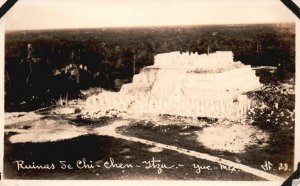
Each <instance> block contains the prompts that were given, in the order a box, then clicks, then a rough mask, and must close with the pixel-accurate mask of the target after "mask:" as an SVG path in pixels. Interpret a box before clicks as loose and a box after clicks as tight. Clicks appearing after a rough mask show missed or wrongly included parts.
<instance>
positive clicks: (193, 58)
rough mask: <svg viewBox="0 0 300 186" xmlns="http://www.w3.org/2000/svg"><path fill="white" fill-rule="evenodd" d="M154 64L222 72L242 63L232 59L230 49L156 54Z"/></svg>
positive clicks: (163, 66)
mask: <svg viewBox="0 0 300 186" xmlns="http://www.w3.org/2000/svg"><path fill="white" fill-rule="evenodd" d="M154 62H155V63H154V65H153V66H152V67H158V68H181V69H191V70H197V69H198V71H199V72H203V73H204V72H210V73H213V72H222V71H226V70H230V69H233V68H236V67H240V66H242V65H243V64H242V63H240V62H234V61H233V53H232V52H231V51H217V52H215V53H210V54H201V55H199V54H197V53H188V52H185V53H180V52H178V51H176V52H170V53H162V54H157V55H156V56H155V60H154Z"/></svg>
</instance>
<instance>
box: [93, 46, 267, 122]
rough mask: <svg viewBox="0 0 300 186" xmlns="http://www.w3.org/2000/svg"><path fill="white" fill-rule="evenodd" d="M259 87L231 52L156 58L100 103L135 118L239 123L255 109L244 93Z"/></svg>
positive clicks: (251, 72) (166, 54)
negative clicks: (161, 116)
mask: <svg viewBox="0 0 300 186" xmlns="http://www.w3.org/2000/svg"><path fill="white" fill-rule="evenodd" d="M261 86H262V85H261V84H260V82H259V78H258V77H257V76H256V75H255V71H254V70H252V69H251V66H249V65H244V64H242V63H241V62H234V61H233V53H232V52H231V51H218V52H215V53H211V54H209V55H207V54H202V55H198V54H193V53H192V54H189V53H182V54H181V53H180V52H171V53H163V54H158V55H156V56H155V61H154V65H152V66H148V67H146V68H143V69H141V71H140V73H139V74H136V75H134V77H133V81H132V83H129V84H124V85H123V86H122V88H121V90H120V92H117V93H111V94H110V95H107V96H106V98H104V97H103V96H102V98H101V95H99V96H98V97H97V103H96V104H97V105H99V106H102V107H105V108H107V107H114V108H115V109H119V110H120V109H121V110H122V109H124V110H126V111H127V112H133V113H152V114H153V113H154V114H171V115H181V116H192V117H199V116H200V117H214V118H229V119H236V118H240V117H242V116H243V115H244V114H245V113H246V112H247V110H248V109H249V108H250V106H251V104H250V103H251V102H250V100H249V99H248V98H247V96H246V95H243V93H245V92H247V91H251V90H254V89H257V88H259V87H261ZM109 99H115V100H118V101H107V100H109ZM90 101H91V100H90ZM92 101H94V100H92ZM104 102H105V104H104ZM107 102H110V103H112V102H115V103H114V104H107ZM116 102H118V103H116Z"/></svg>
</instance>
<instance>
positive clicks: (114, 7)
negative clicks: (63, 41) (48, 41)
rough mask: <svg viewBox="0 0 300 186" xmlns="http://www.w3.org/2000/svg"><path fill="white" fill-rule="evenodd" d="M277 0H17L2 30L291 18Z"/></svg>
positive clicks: (252, 21)
mask: <svg viewBox="0 0 300 186" xmlns="http://www.w3.org/2000/svg"><path fill="white" fill-rule="evenodd" d="M295 18H296V16H294V15H293V14H292V13H291V12H290V11H289V10H288V8H286V7H285V6H284V5H283V4H282V3H281V2H280V1H279V0H251V1H250V0H247V1H246V0H19V1H18V2H17V3H16V5H15V6H14V7H13V8H12V9H11V10H10V11H9V12H8V13H7V14H6V15H5V27H6V30H30V29H55V28H95V27H123V26H155V25H202V24H240V23H277V22H294V20H295Z"/></svg>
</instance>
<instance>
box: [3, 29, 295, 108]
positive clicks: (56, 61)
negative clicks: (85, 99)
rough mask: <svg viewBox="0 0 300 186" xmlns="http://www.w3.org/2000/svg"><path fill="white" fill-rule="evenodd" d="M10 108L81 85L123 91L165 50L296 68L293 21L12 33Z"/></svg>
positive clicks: (35, 102) (8, 60)
mask: <svg viewBox="0 0 300 186" xmlns="http://www.w3.org/2000/svg"><path fill="white" fill-rule="evenodd" d="M5 50H6V51H5V70H6V73H5V75H6V77H5V80H6V81H5V84H6V98H5V99H6V109H8V110H9V108H11V109H12V110H13V108H16V107H19V106H20V105H22V104H21V103H24V105H28V103H31V104H32V106H30V107H33V105H38V106H40V105H41V104H42V103H45V104H49V101H51V100H55V99H57V98H58V97H61V96H64V97H65V96H67V95H68V97H70V98H71V97H76V96H77V95H78V92H79V90H80V89H84V88H89V87H94V86H97V87H103V88H106V89H111V90H117V89H118V88H119V84H122V83H123V82H129V81H131V78H132V77H133V74H135V73H138V72H139V70H140V69H141V68H143V67H145V66H148V65H151V64H153V62H154V56H155V55H156V54H158V53H164V52H171V51H181V52H197V53H199V54H202V53H207V52H208V50H209V52H214V51H217V50H232V51H233V53H234V58H235V60H239V61H242V62H243V63H245V64H251V65H254V66H260V65H271V66H277V67H279V68H280V69H281V71H282V72H283V73H286V72H292V73H293V72H294V71H295V28H294V25H293V24H279V25H239V26H190V27H152V28H114V29H113V28H106V29H80V30H51V31H49V30H46V31H19V32H11V33H6V42H5Z"/></svg>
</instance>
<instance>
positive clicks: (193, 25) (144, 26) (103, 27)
mask: <svg viewBox="0 0 300 186" xmlns="http://www.w3.org/2000/svg"><path fill="white" fill-rule="evenodd" d="M276 24H295V22H293V21H287V22H265V23H261V22H259V23H216V24H180V25H141V26H134V25H131V26H100V27H70V28H33V29H5V24H4V31H5V33H7V32H26V31H54V30H57V31H58V30H83V29H118V28H119V29H122V28H129V29H130V28H147V29H150V28H158V27H165V28H170V27H198V26H239V25H276Z"/></svg>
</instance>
